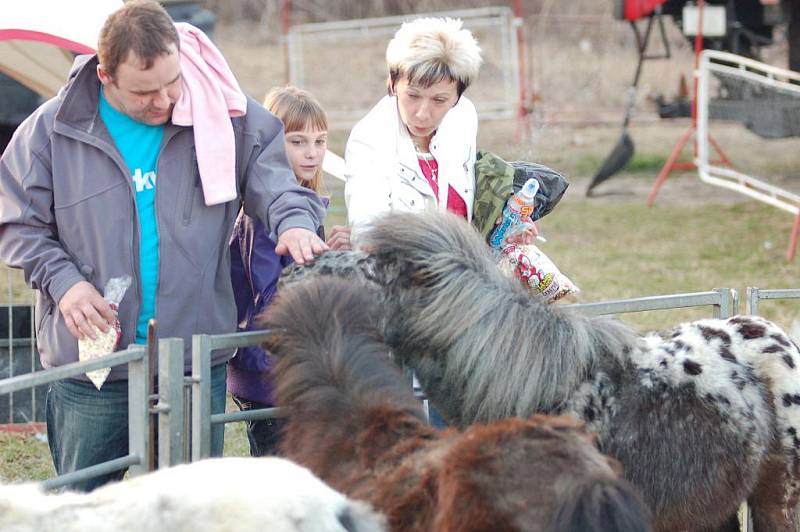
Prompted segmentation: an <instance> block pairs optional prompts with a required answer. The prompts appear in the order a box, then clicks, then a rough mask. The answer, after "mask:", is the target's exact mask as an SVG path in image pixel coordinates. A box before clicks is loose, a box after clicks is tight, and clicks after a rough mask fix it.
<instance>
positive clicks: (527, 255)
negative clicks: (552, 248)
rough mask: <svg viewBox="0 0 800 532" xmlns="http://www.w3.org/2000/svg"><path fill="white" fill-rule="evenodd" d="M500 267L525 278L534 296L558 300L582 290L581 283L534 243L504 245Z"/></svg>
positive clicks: (526, 285) (522, 278) (544, 299)
mask: <svg viewBox="0 0 800 532" xmlns="http://www.w3.org/2000/svg"><path fill="white" fill-rule="evenodd" d="M498 266H499V267H500V270H501V271H503V272H504V273H506V274H507V275H508V276H509V277H511V276H514V277H516V278H518V279H519V280H520V282H522V284H523V285H524V286H525V288H527V289H528V291H529V292H530V293H531V295H533V296H534V297H537V298H540V299H542V300H543V301H544V302H545V303H552V302H554V301H558V300H559V299H561V298H562V297H564V296H566V295H568V294H574V293H576V292H578V291H579V289H578V287H577V286H575V284H574V283H573V282H572V281H571V280H570V279H569V278H568V277H567V276H566V275H564V274H563V273H561V271H560V270H559V269H558V268H557V267H556V265H555V264H553V261H551V260H550V258H549V257H548V256H547V255H545V254H544V253H542V251H541V250H540V249H539V248H538V247H536V246H534V245H533V244H530V245H526V246H519V245H516V244H510V245H508V246H505V247H504V248H503V249H502V252H501V254H500V260H499V262H498Z"/></svg>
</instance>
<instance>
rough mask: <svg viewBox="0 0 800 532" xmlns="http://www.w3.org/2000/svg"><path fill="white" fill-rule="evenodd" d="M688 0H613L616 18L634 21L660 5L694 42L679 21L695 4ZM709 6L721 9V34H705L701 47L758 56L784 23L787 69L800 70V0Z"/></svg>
mask: <svg viewBox="0 0 800 532" xmlns="http://www.w3.org/2000/svg"><path fill="white" fill-rule="evenodd" d="M695 5H696V2H695V1H692V0H616V3H615V14H616V16H617V18H620V19H627V20H635V19H637V18H640V17H642V16H645V15H648V14H650V13H652V11H653V9H655V8H658V7H660V9H661V12H662V13H663V14H665V15H669V16H671V17H672V18H673V19H674V20H675V23H676V24H677V25H678V26H679V27H680V28H681V29H682V30H683V32H684V33H685V34H687V37H688V38H689V39H690V40H691V41H694V37H692V36H691V35H690V34H693V33H694V32H695V31H694V28H689V27H687V21H684V20H683V16H684V8H685V7H687V6H689V7H692V6H695ZM705 5H706V6H708V7H709V8H715V9H716V10H717V11H718V10H719V8H720V7H721V8H724V18H725V20H724V25H725V31H724V35H718V36H705V37H704V38H703V41H704V42H703V48H710V49H714V50H723V51H726V52H731V53H734V54H738V55H743V56H747V57H752V58H756V59H758V57H759V49H760V48H761V47H762V46H768V45H770V44H772V43H773V42H774V33H775V31H774V30H775V28H776V27H777V26H779V25H781V24H787V25H788V30H787V38H788V41H789V65H788V68H790V69H792V70H796V71H800V0H780V1H779V2H776V3H773V2H769V1H766V0H706V2H705Z"/></svg>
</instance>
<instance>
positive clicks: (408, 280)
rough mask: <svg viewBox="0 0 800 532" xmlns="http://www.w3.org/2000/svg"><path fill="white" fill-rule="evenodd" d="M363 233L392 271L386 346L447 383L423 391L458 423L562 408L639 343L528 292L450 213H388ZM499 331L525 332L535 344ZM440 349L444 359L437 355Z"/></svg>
mask: <svg viewBox="0 0 800 532" xmlns="http://www.w3.org/2000/svg"><path fill="white" fill-rule="evenodd" d="M362 238H363V242H364V246H365V247H366V248H368V249H371V250H373V256H374V257H375V261H376V269H377V270H378V271H381V270H385V269H388V270H389V271H391V272H392V273H393V274H394V281H393V282H392V283H389V284H387V285H386V286H385V287H384V288H385V290H386V293H387V294H388V296H387V299H388V302H387V304H385V308H386V312H388V316H387V317H386V324H385V334H386V341H387V343H388V344H389V345H390V346H391V347H392V348H393V350H394V352H395V354H396V355H397V356H398V357H399V359H400V360H401V361H403V362H406V361H407V362H409V363H410V364H411V365H412V366H416V367H419V368H424V369H426V370H427V371H420V372H419V374H420V375H422V374H424V373H427V374H429V375H431V374H433V375H435V379H436V380H440V379H441V380H443V381H445V382H447V383H448V385H447V389H448V390H449V392H448V393H447V394H446V395H444V394H443V396H440V397H438V398H437V397H436V394H435V391H434V389H435V388H436V387H435V386H429V387H428V388H426V389H427V391H428V392H429V393H430V394H431V395H432V396H433V398H434V400H435V402H436V403H437V406H439V407H440V408H442V410H444V413H445V415H446V416H447V417H448V418H450V419H453V420H454V421H456V422H459V423H460V424H462V423H461V419H468V420H480V421H488V420H490V419H497V418H498V417H504V416H510V415H523V416H524V415H527V414H529V413H530V412H531V411H547V412H559V411H561V409H562V408H563V407H564V405H565V403H566V401H567V400H568V398H569V397H570V395H571V394H572V392H574V390H575V389H576V388H577V387H578V386H579V385H580V384H581V383H582V382H584V381H585V380H586V376H587V375H588V374H591V373H592V372H593V371H594V368H595V366H596V363H597V362H598V360H599V358H600V357H615V356H617V354H618V353H621V352H626V351H627V350H628V349H629V347H630V346H632V345H633V344H634V343H635V342H636V336H635V335H634V334H633V332H632V331H631V330H630V329H629V328H628V327H627V326H625V325H624V324H622V323H620V322H618V321H616V320H611V319H608V318H589V317H586V316H583V315H580V314H578V313H576V312H574V311H569V310H567V309H560V308H557V307H552V306H548V305H546V304H543V303H541V302H539V301H538V300H535V299H534V298H532V297H530V295H529V294H528V292H527V291H526V290H525V288H524V287H523V286H522V285H521V283H519V281H517V280H516V279H511V278H509V277H507V276H505V275H504V274H503V273H502V272H501V271H500V270H499V268H497V266H496V263H495V260H494V259H493V257H492V256H491V252H490V250H489V248H488V246H487V245H486V243H485V242H484V241H483V240H482V239H481V237H480V236H479V235H478V233H477V232H476V231H475V230H474V229H473V228H472V227H471V226H469V225H468V224H466V223H465V222H464V221H463V220H461V219H459V218H457V217H455V216H452V215H446V216H443V215H442V214H441V213H423V214H418V213H416V214H412V213H400V212H392V213H389V214H387V215H384V216H382V217H379V218H377V219H376V220H375V221H374V222H373V223H372V224H371V227H370V228H369V229H368V230H367V231H366V232H365V233H364V234H363V237H362ZM464 287H469V288H468V289H465V288H464ZM503 331H526V337H527V338H536V339H537V341H536V342H529V341H528V342H526V341H525V340H524V339H523V338H519V337H514V336H512V335H511V334H503ZM443 352H449V353H450V355H449V356H447V357H437V356H436V354H437V353H443ZM500 360H502V361H503V362H502V364H498V361H500ZM437 364H438V365H440V366H438V367H437ZM441 364H443V366H441ZM531 376H535V378H532V377H531ZM421 378H422V377H421ZM425 384H426V383H425V382H423V385H425ZM459 401H460V403H459V404H456V403H457V402H459Z"/></svg>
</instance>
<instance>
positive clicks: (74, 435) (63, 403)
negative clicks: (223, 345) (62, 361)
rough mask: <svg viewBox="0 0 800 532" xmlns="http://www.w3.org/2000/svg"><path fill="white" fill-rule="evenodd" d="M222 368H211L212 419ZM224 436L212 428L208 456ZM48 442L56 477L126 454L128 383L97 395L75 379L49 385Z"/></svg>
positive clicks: (219, 408)
mask: <svg viewBox="0 0 800 532" xmlns="http://www.w3.org/2000/svg"><path fill="white" fill-rule="evenodd" d="M226 368H227V365H226V364H219V365H217V366H215V367H213V368H211V413H212V414H221V413H223V412H225V391H226V386H225V380H226V373H227V369H226ZM186 436H187V437H188V435H186ZM224 436H225V427H224V425H222V424H217V425H212V426H211V455H212V456H222V448H223V446H224V443H225V441H224ZM47 441H48V444H49V446H50V454H51V456H52V457H53V465H54V466H55V468H56V473H57V474H59V475H63V474H64V473H70V472H72V471H77V470H78V469H83V468H85V467H89V466H92V465H95V464H99V463H100V462H105V461H108V460H113V459H115V458H121V457H123V456H125V455H127V454H128V381H110V382H106V383H105V384H104V385H103V387H102V388H101V389H100V390H97V388H95V387H94V384H92V383H91V382H89V381H82V380H77V379H64V380H60V381H56V382H54V383H52V384H51V385H50V389H49V390H48V391H47ZM124 474H125V471H116V472H114V473H109V474H106V475H102V476H99V477H95V478H91V479H89V480H85V481H82V482H77V483H75V484H72V485H71V486H70V488H71V489H73V490H76V491H91V490H93V489H95V488H97V487H99V486H102V485H103V484H106V483H108V482H111V481H113V480H120V479H121V478H122V477H123V475H124Z"/></svg>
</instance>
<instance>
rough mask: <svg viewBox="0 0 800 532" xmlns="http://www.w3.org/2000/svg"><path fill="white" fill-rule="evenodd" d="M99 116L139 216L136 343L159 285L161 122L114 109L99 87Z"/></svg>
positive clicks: (152, 309) (142, 337) (144, 329)
mask: <svg viewBox="0 0 800 532" xmlns="http://www.w3.org/2000/svg"><path fill="white" fill-rule="evenodd" d="M100 117H101V118H102V119H103V122H105V124H106V128H107V129H108V132H109V133H110V134H111V138H112V139H114V143H115V144H116V145H117V149H118V150H119V153H120V154H121V155H122V158H123V159H124V160H125V164H127V165H128V169H129V170H130V172H131V181H133V188H134V190H135V191H136V212H137V214H138V217H139V271H140V277H141V282H142V286H141V289H142V306H141V308H140V309H139V318H138V320H137V322H136V343H141V344H143V343H145V342H146V341H147V322H148V321H149V320H150V318H152V317H153V316H155V312H156V288H157V286H158V226H157V224H156V209H155V200H156V163H157V162H158V152H159V150H160V148H161V139H162V138H163V136H164V126H163V125H162V126H150V125H147V124H143V123H141V122H137V121H136V120H134V119H133V118H131V117H129V116H128V115H126V114H124V113H121V112H119V111H117V110H116V109H114V108H113V107H112V106H111V104H109V103H108V100H106V98H105V96H104V95H103V89H102V88H101V89H100Z"/></svg>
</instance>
